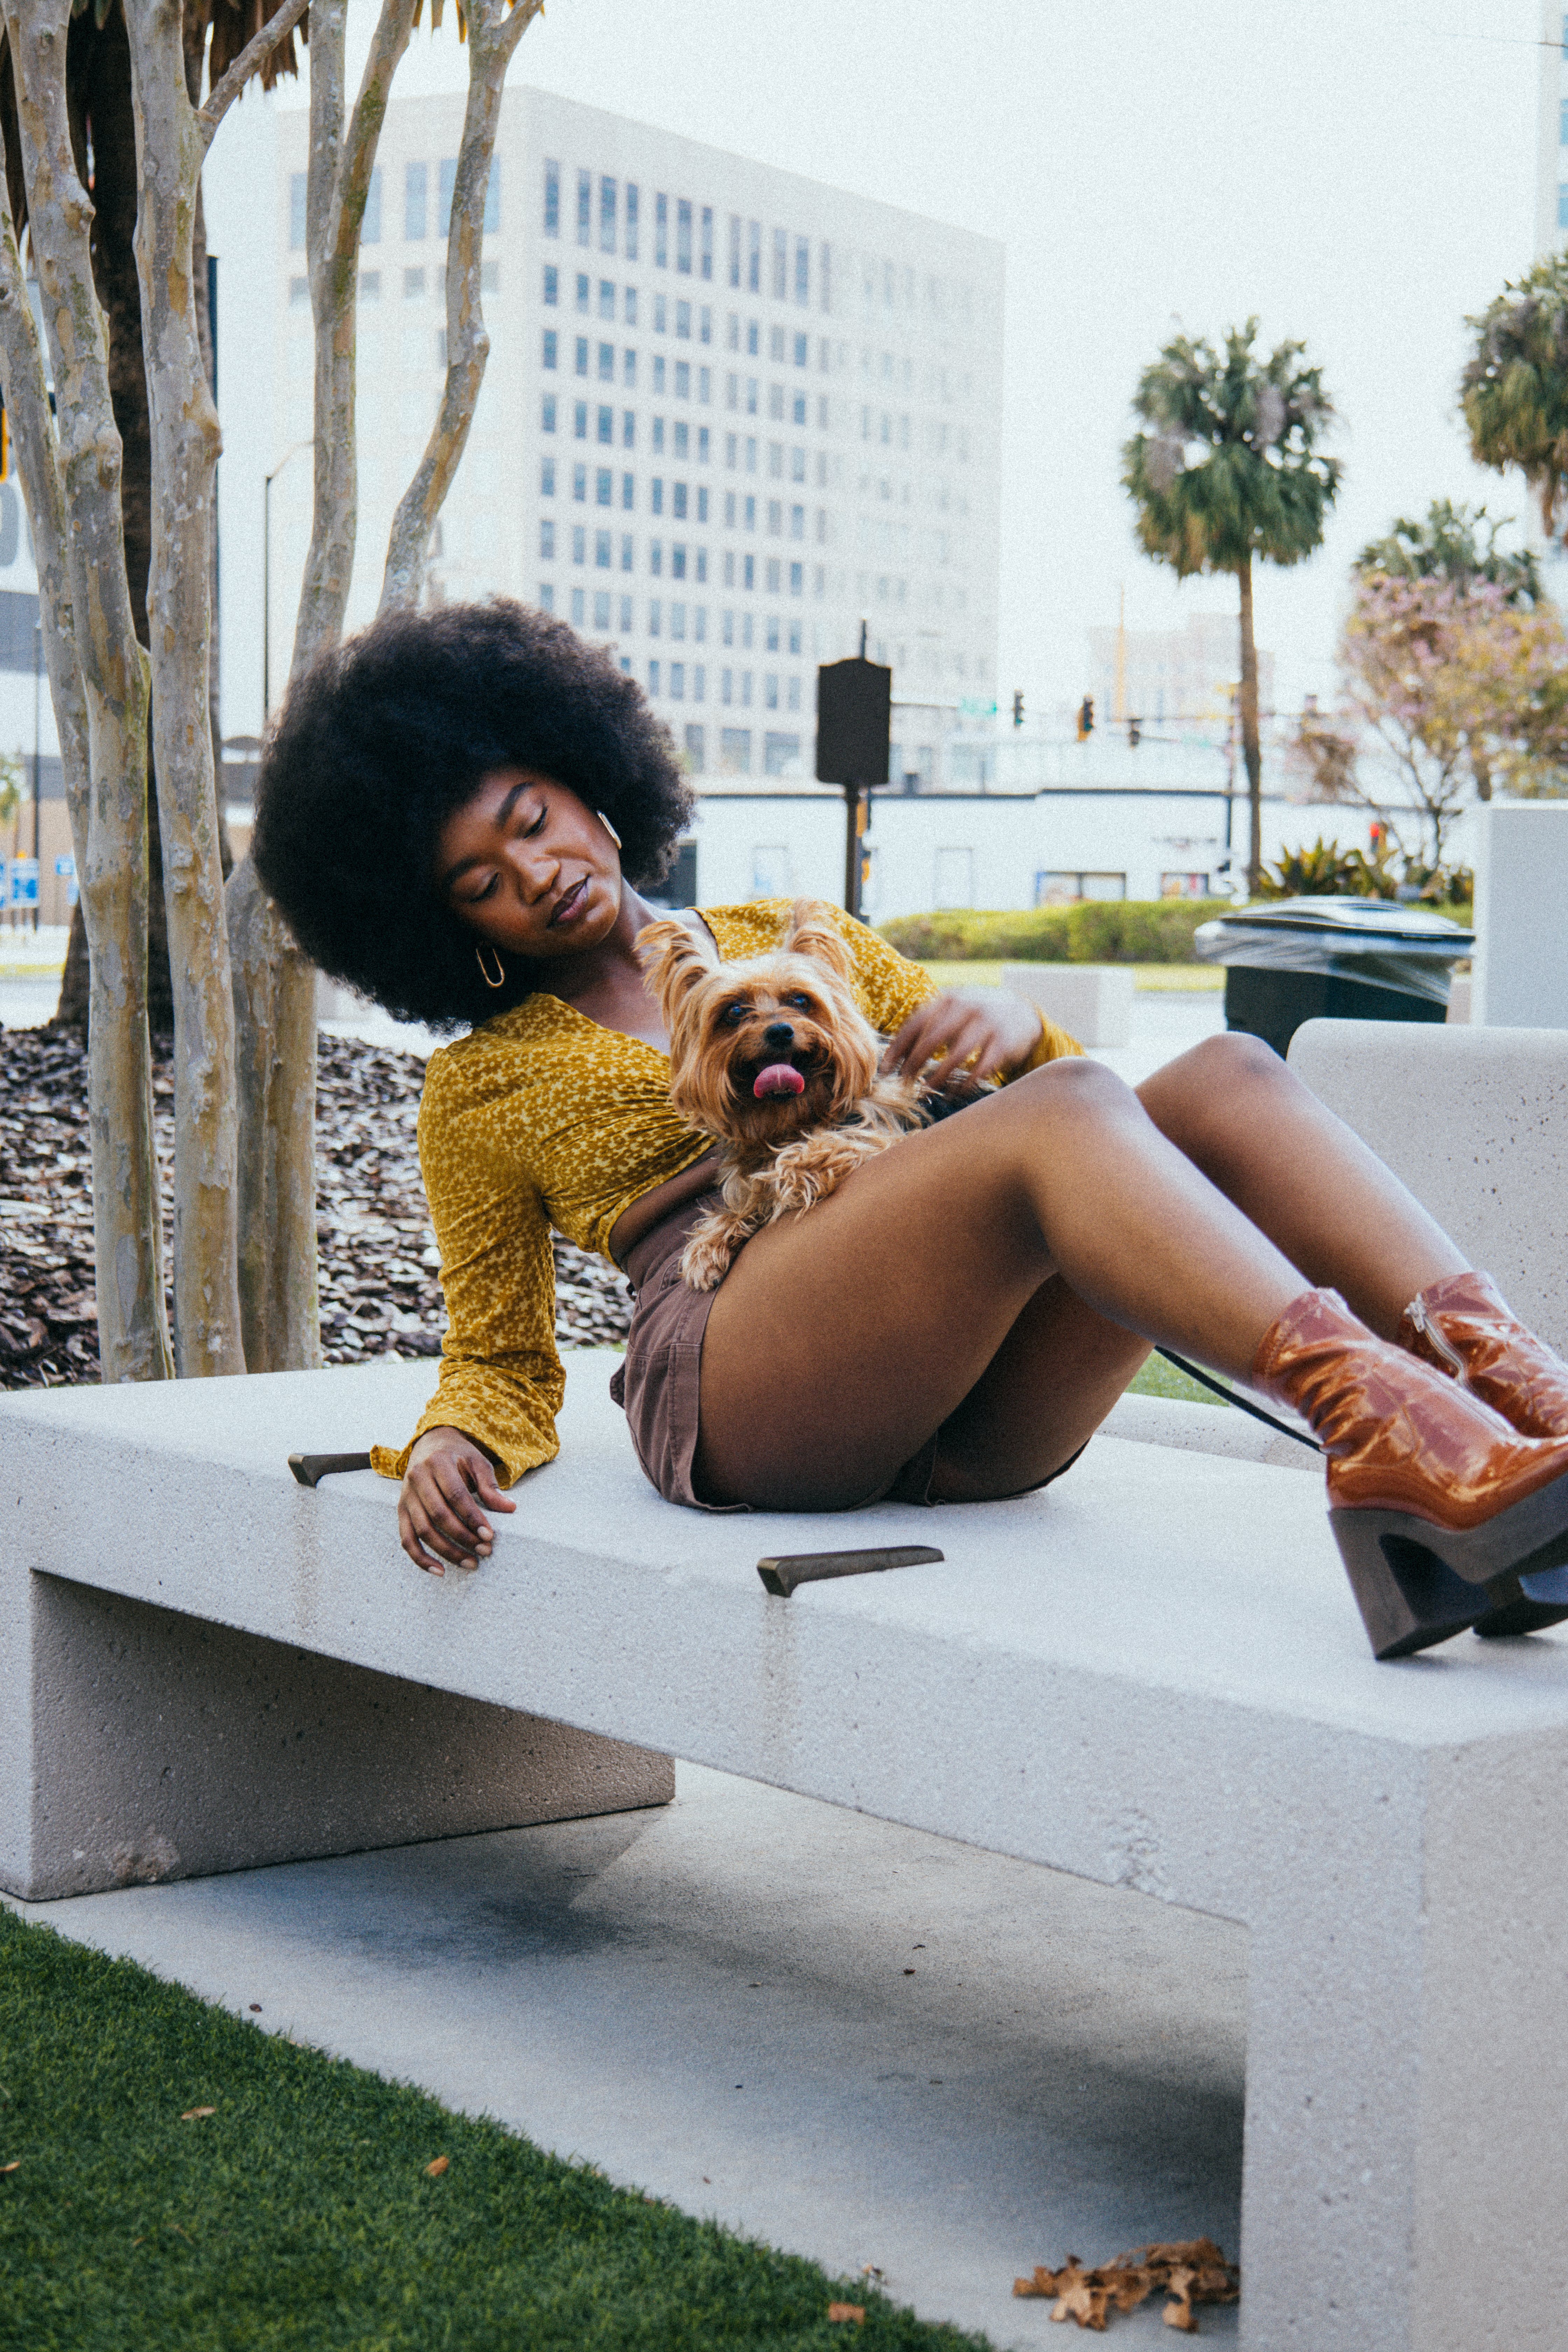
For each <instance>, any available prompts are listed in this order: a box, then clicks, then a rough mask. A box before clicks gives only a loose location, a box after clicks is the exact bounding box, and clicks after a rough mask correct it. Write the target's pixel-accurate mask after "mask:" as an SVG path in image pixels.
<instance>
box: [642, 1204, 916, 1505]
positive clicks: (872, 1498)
mask: <svg viewBox="0 0 1568 2352" xmlns="http://www.w3.org/2000/svg"><path fill="white" fill-rule="evenodd" d="M718 1198H719V1195H718V1194H717V1192H705V1193H703V1194H702V1195H701V1196H700V1198H699V1199H697V1200H695V1201H683V1202H681V1204H680V1206H679V1208H678V1209H672V1210H671V1212H670V1213H669V1215H668V1217H666V1218H664V1219H663V1220H662V1221H661V1222H660V1223H658V1224H657V1225H652V1226H650V1227H649V1228H648V1231H647V1233H646V1234H644V1235H643V1236H642V1239H641V1240H640V1241H638V1242H637V1243H635V1244H633V1246H632V1248H631V1250H630V1252H629V1253H628V1255H627V1257H626V1275H627V1276H628V1278H629V1280H630V1282H631V1286H632V1288H633V1289H634V1290H635V1291H636V1293H637V1306H636V1307H635V1308H634V1310H633V1313H632V1328H631V1330H630V1332H629V1333H628V1334H627V1338H626V1362H625V1363H624V1364H623V1365H622V1366H621V1367H620V1369H619V1370H617V1372H616V1376H615V1378H614V1379H613V1380H612V1381H611V1382H610V1394H611V1395H612V1396H613V1397H614V1398H615V1400H616V1403H617V1404H618V1405H620V1406H622V1407H623V1408H624V1410H625V1412H626V1425H627V1427H628V1428H629V1429H630V1431H631V1433H632V1444H634V1446H636V1448H637V1460H638V1461H639V1462H640V1463H641V1464H642V1466H643V1469H644V1471H645V1472H646V1473H647V1476H648V1478H649V1479H650V1480H651V1481H652V1483H653V1484H654V1486H657V1487H658V1491H659V1493H660V1494H661V1495H662V1496H664V1498H665V1501H666V1502H667V1503H685V1504H687V1505H688V1506H689V1507H690V1508H691V1509H692V1510H697V1511H749V1510H750V1509H751V1505H750V1504H749V1503H710V1502H709V1501H708V1500H707V1499H706V1498H705V1497H704V1496H701V1495H699V1494H698V1493H697V1491H696V1489H695V1488H694V1486H693V1485H692V1480H691V1472H692V1464H693V1462H694V1460H695V1458H696V1454H697V1417H698V1381H699V1379H700V1373H701V1369H702V1334H703V1330H704V1328H706V1325H707V1322H708V1314H709V1309H710V1307H711V1306H712V1304H713V1301H714V1298H715V1297H716V1296H717V1293H716V1292H714V1291H711V1290H690V1289H688V1287H687V1286H686V1284H685V1283H684V1282H682V1280H681V1279H680V1253H681V1251H682V1250H683V1249H684V1248H685V1246H686V1237H687V1235H688V1234H689V1232H690V1231H691V1228H692V1226H693V1225H694V1224H695V1223H696V1222H697V1220H698V1218H699V1217H700V1216H701V1214H702V1213H703V1212H704V1210H706V1209H709V1208H711V1207H712V1206H713V1204H714V1203H715V1202H717V1200H718ZM935 1468H936V1433H935V1432H934V1431H933V1432H932V1433H931V1436H930V1437H929V1438H928V1439H927V1440H926V1443H925V1444H923V1445H922V1446H921V1450H920V1452H919V1453H918V1454H914V1455H913V1456H911V1458H910V1460H909V1461H908V1462H906V1463H905V1464H904V1465H903V1467H902V1469H901V1470H900V1471H898V1472H897V1473H896V1475H894V1476H893V1477H892V1478H891V1479H889V1482H888V1484H887V1485H886V1486H880V1487H879V1488H878V1489H877V1491H876V1492H875V1493H874V1494H870V1495H867V1496H863V1497H862V1501H863V1502H867V1503H929V1502H930V1501H931V1473H932V1472H933V1470H934V1469H935Z"/></svg>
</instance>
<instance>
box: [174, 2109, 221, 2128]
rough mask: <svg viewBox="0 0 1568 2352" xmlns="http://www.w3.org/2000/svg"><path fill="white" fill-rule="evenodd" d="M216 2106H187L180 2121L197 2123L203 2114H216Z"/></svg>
mask: <svg viewBox="0 0 1568 2352" xmlns="http://www.w3.org/2000/svg"><path fill="white" fill-rule="evenodd" d="M216 2113H217V2109H216V2107H187V2108H186V2109H185V2112H184V2115H183V2116H181V2117H180V2121H181V2122H182V2123H183V2124H194V2123H198V2122H199V2121H200V2120H201V2118H202V2116H216Z"/></svg>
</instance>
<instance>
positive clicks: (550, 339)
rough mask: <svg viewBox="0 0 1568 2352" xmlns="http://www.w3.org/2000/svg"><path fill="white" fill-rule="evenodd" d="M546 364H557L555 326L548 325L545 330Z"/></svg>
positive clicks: (547, 365)
mask: <svg viewBox="0 0 1568 2352" xmlns="http://www.w3.org/2000/svg"><path fill="white" fill-rule="evenodd" d="M544 364H545V366H546V367H547V368H552V367H553V366H554V365H555V330H554V328H553V327H546V329H545V330H544Z"/></svg>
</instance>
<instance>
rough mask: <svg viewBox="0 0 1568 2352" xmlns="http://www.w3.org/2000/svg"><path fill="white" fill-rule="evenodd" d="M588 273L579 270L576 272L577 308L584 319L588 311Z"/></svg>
mask: <svg viewBox="0 0 1568 2352" xmlns="http://www.w3.org/2000/svg"><path fill="white" fill-rule="evenodd" d="M588 291H589V286H588V273H587V271H586V270H585V269H580V270H579V271H578V272H577V308H578V309H579V310H581V311H582V312H583V314H584V317H586V315H587V310H588Z"/></svg>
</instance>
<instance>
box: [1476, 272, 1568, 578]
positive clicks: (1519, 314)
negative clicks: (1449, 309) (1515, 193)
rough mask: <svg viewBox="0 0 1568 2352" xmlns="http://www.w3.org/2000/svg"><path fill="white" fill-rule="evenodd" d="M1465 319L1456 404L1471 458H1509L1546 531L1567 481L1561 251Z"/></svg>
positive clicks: (1496, 462) (1566, 316) (1503, 466)
mask: <svg viewBox="0 0 1568 2352" xmlns="http://www.w3.org/2000/svg"><path fill="white" fill-rule="evenodd" d="M1465 324H1466V325H1467V326H1468V328H1469V329H1470V330H1471V331H1472V333H1473V334H1474V336H1475V339H1476V341H1475V348H1474V350H1473V351H1472V352H1471V353H1470V356H1469V358H1468V360H1467V362H1465V368H1464V373H1462V374H1461V376H1460V378H1459V406H1460V408H1461V410H1462V411H1463V413H1464V418H1465V423H1466V424H1467V425H1468V427H1469V434H1470V448H1471V450H1472V452H1473V453H1474V456H1475V457H1476V459H1477V461H1478V463H1479V464H1480V465H1483V466H1490V467H1495V469H1496V470H1497V471H1498V472H1499V473H1503V472H1506V470H1507V469H1508V467H1510V466H1517V467H1519V470H1520V472H1521V474H1522V475H1523V476H1524V478H1525V480H1526V481H1527V482H1528V483H1529V485H1530V487H1531V489H1532V490H1533V491H1534V493H1535V498H1536V502H1537V504H1538V506H1539V507H1540V509H1541V521H1542V529H1543V530H1544V531H1545V533H1546V536H1547V538H1548V539H1552V538H1554V537H1555V535H1556V530H1557V510H1558V507H1559V505H1560V504H1561V502H1562V498H1563V488H1564V485H1565V484H1568V252H1563V253H1552V254H1548V255H1547V256H1546V257H1545V258H1544V259H1543V260H1541V261H1538V262H1537V263H1536V264H1535V267H1534V268H1533V269H1531V270H1529V271H1527V272H1526V274H1525V276H1524V277H1522V278H1518V279H1516V280H1513V281H1511V282H1510V283H1508V284H1505V286H1504V288H1503V290H1502V292H1501V293H1500V294H1499V295H1497V296H1496V297H1495V298H1494V299H1493V300H1492V301H1490V302H1489V304H1488V305H1487V307H1486V309H1485V310H1483V311H1482V312H1481V314H1480V316H1479V318H1475V319H1467V320H1466V321H1465Z"/></svg>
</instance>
